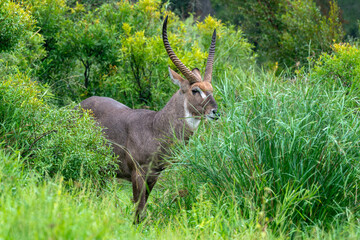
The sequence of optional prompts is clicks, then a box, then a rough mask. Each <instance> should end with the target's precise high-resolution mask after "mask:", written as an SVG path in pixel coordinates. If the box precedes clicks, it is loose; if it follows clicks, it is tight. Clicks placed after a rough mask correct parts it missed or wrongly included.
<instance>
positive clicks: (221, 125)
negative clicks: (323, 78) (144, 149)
mask: <svg viewBox="0 0 360 240" xmlns="http://www.w3.org/2000/svg"><path fill="white" fill-rule="evenodd" d="M217 86H218V89H217V90H218V91H217V94H220V96H219V100H218V101H219V102H220V103H222V108H223V109H222V112H223V116H222V118H221V120H219V121H218V122H215V123H208V125H210V126H206V127H204V128H203V129H202V130H201V133H200V134H198V135H196V136H195V137H193V138H192V140H191V141H190V144H189V145H190V146H187V147H184V148H182V149H180V151H178V153H177V155H176V158H177V159H182V161H181V164H182V165H184V166H185V167H183V169H184V170H183V172H182V176H181V177H180V179H182V180H181V181H182V187H183V188H185V189H188V190H189V191H190V192H194V191H195V192H196V189H199V186H203V188H204V189H205V190H204V191H205V192H206V194H207V195H208V196H209V197H208V199H209V200H211V201H213V202H216V201H218V200H219V199H223V201H224V202H234V201H235V203H236V205H237V207H238V209H239V211H240V215H239V217H240V218H245V219H251V218H254V217H255V218H256V219H257V222H258V223H259V224H260V225H262V226H263V227H264V228H270V229H271V231H273V232H274V233H275V234H279V233H282V234H285V235H286V236H290V235H291V236H293V234H295V233H296V232H299V231H304V230H305V229H307V228H308V227H311V226H314V225H319V226H321V227H322V228H324V229H329V228H331V226H332V224H334V223H336V221H345V220H346V221H348V220H354V219H357V218H358V217H359V206H360V205H359V200H358V191H359V184H360V182H359V160H360V156H359V137H360V135H359V130H360V119H359V114H358V111H357V109H354V108H353V109H351V108H349V107H348V106H354V103H356V100H357V98H356V97H354V96H350V95H347V94H346V90H345V89H344V90H336V91H335V90H333V89H326V88H324V86H323V85H322V84H321V83H319V82H318V81H317V79H307V78H303V79H297V80H295V81H294V80H290V79H289V80H286V79H285V81H284V79H283V78H278V77H275V76H273V75H271V74H259V73H255V72H252V73H251V72H250V73H246V72H243V74H241V75H238V76H237V77H236V78H234V79H230V78H227V77H225V78H224V79H223V81H222V82H221V83H218V84H217ZM194 186H196V187H194ZM195 196H196V194H195V195H194V194H193V195H191V194H189V196H188V197H187V200H184V202H185V203H186V201H187V202H190V203H191V202H193V201H196V200H195ZM221 211H223V212H224V214H226V212H227V209H226V208H224V209H221Z"/></svg>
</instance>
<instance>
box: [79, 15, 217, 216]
mask: <svg viewBox="0 0 360 240" xmlns="http://www.w3.org/2000/svg"><path fill="white" fill-rule="evenodd" d="M166 29H167V17H166V18H165V21H164V24H163V31H162V36H163V42H164V46H165V49H166V51H167V53H168V55H169V57H170V59H171V61H172V62H173V63H174V65H175V66H176V67H177V68H178V69H179V70H180V72H181V73H182V74H183V75H184V76H185V78H183V77H181V76H180V75H179V74H178V73H176V72H175V71H173V70H172V69H171V68H170V67H169V74H170V78H171V80H172V81H173V82H174V83H175V84H177V85H178V86H179V88H180V89H179V90H178V91H177V92H176V93H175V94H174V96H172V98H171V99H170V100H169V102H168V103H167V104H166V105H165V107H164V108H163V109H162V110H160V111H158V112H155V111H150V110H146V109H131V108H129V107H127V106H125V105H124V104H121V103H119V102H117V101H115V100H113V99H111V98H106V97H96V96H94V97H90V98H88V99H85V100H84V101H82V102H81V103H80V104H81V107H82V108H83V109H91V111H92V113H93V115H94V117H95V119H96V120H97V121H98V122H99V124H100V125H101V126H102V127H103V128H104V133H105V136H106V137H107V139H109V140H110V142H112V143H113V144H112V147H113V150H114V152H115V154H116V155H118V160H119V161H118V164H119V169H120V170H119V171H118V172H117V177H119V178H123V179H127V180H129V181H131V183H132V188H133V196H134V202H135V203H137V204H138V206H137V210H136V217H135V222H138V221H139V219H140V214H141V213H142V211H143V209H144V208H145V205H146V201H147V199H148V197H149V194H150V192H151V190H152V189H153V187H154V185H155V183H156V181H157V179H158V177H159V174H160V173H161V171H162V170H163V169H164V167H165V162H164V161H163V158H164V156H165V155H166V154H168V153H169V151H168V150H169V148H170V146H171V144H172V142H173V141H174V139H175V138H176V139H184V140H188V139H189V137H190V136H191V135H192V133H193V132H194V131H195V130H196V128H197V127H198V126H199V123H200V120H201V118H203V117H206V118H207V119H210V120H212V119H217V118H218V114H217V108H218V106H217V104H216V102H215V99H214V97H213V95H212V93H213V87H212V86H211V78H212V69H213V63H214V54H215V42H216V30H214V33H213V36H212V41H211V45H210V49H209V56H208V59H207V65H206V69H205V74H204V79H203V80H202V78H201V75H200V71H199V69H197V68H195V69H193V70H192V71H190V70H189V69H188V68H187V67H186V66H185V65H184V64H183V63H182V62H181V61H180V60H179V58H178V57H177V56H176V55H175V53H174V51H173V50H172V48H171V47H170V43H169V41H168V37H167V30H166Z"/></svg>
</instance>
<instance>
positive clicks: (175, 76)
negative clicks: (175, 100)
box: [169, 66, 189, 88]
mask: <svg viewBox="0 0 360 240" xmlns="http://www.w3.org/2000/svg"><path fill="white" fill-rule="evenodd" d="M169 75H170V78H171V80H172V82H173V83H175V84H176V85H178V86H179V87H180V88H183V87H184V85H186V86H188V85H189V81H188V80H186V79H184V78H182V77H181V76H180V75H179V74H178V73H177V72H175V71H174V70H172V69H171V68H170V66H169Z"/></svg>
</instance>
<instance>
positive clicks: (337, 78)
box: [312, 43, 360, 93]
mask: <svg viewBox="0 0 360 240" xmlns="http://www.w3.org/2000/svg"><path fill="white" fill-rule="evenodd" d="M332 49H333V52H332V53H331V54H328V53H323V54H322V55H321V56H320V57H319V59H318V60H317V61H316V62H315V66H314V69H313V71H312V76H313V77H315V78H320V79H322V81H323V83H324V84H325V85H328V86H330V87H333V86H335V87H336V88H339V87H340V88H343V87H345V88H347V89H348V90H349V91H355V92H357V93H358V91H359V89H360V50H359V48H358V47H357V46H355V45H350V44H347V43H345V44H334V45H333V46H332Z"/></svg>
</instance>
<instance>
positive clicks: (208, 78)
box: [204, 29, 216, 83]
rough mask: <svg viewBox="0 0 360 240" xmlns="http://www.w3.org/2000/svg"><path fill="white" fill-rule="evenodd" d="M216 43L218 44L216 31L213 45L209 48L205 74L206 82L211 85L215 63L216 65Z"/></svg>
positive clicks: (212, 41) (213, 36)
mask: <svg viewBox="0 0 360 240" xmlns="http://www.w3.org/2000/svg"><path fill="white" fill-rule="evenodd" d="M215 43H216V29H215V30H214V33H213V35H212V40H211V45H210V48H209V56H208V59H207V63H206V68H205V74H204V81H206V82H210V83H211V78H212V70H213V63H214V56H215Z"/></svg>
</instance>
